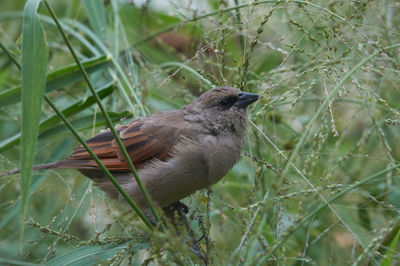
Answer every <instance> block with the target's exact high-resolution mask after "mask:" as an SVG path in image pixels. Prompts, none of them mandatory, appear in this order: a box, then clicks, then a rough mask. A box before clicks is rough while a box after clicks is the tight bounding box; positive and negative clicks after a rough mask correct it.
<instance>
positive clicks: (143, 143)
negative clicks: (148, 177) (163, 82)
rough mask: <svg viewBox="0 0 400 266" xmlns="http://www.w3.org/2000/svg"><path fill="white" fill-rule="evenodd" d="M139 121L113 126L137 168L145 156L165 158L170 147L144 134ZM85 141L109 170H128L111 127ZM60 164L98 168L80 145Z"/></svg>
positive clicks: (143, 161)
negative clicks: (117, 126) (115, 127)
mask: <svg viewBox="0 0 400 266" xmlns="http://www.w3.org/2000/svg"><path fill="white" fill-rule="evenodd" d="M142 125H143V123H142V122H141V121H139V120H136V121H133V122H132V123H130V124H129V125H125V126H122V127H120V128H118V129H117V132H118V134H119V135H120V138H121V140H122V143H123V144H124V146H125V147H126V149H127V151H128V154H129V157H130V159H131V161H132V162H133V165H134V166H135V168H140V166H141V165H143V163H145V162H146V161H148V160H149V159H153V158H157V159H159V160H166V159H167V158H168V157H169V156H170V152H171V150H172V147H171V145H168V144H166V143H165V142H163V141H162V140H158V139H156V138H154V137H153V136H148V135H146V134H145V133H144V132H143V131H142V130H141V127H142ZM86 142H87V144H88V145H89V147H90V148H91V149H92V150H93V152H94V153H95V154H96V155H97V156H98V157H99V159H100V160H101V162H102V163H103V164H104V165H105V166H106V167H107V168H108V169H109V170H110V171H129V167H128V164H127V163H126V161H125V159H124V156H123V155H122V153H121V151H120V150H119V147H118V144H117V142H116V141H115V139H114V136H113V135H112V133H111V131H109V130H107V131H105V132H102V133H100V134H98V135H96V136H94V137H93V138H91V139H89V140H87V141H86ZM64 164H65V166H66V167H67V166H68V167H73V168H77V169H99V167H98V165H97V163H96V162H95V161H94V160H93V159H92V158H91V156H90V154H89V153H88V152H87V151H86V149H85V148H84V147H83V146H82V145H80V146H78V147H77V148H76V149H75V150H74V153H73V154H72V155H71V156H70V157H69V158H68V160H66V161H64Z"/></svg>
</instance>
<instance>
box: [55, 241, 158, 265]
mask: <svg viewBox="0 0 400 266" xmlns="http://www.w3.org/2000/svg"><path fill="white" fill-rule="evenodd" d="M128 244H130V243H124V244H120V245H115V244H109V245H104V246H87V247H81V248H76V249H74V250H72V251H70V252H67V253H65V254H62V255H60V256H58V257H55V258H54V259H52V260H50V261H49V262H48V263H47V265H57V266H58V265H85V266H89V265H99V264H100V265H102V264H101V263H100V262H101V261H103V262H106V261H105V260H106V259H108V258H111V257H113V256H114V255H115V253H117V252H119V251H122V250H123V249H125V248H126V247H127V246H128ZM149 246H150V245H149V244H148V243H136V244H134V245H131V247H130V248H129V251H130V252H136V251H138V250H142V249H146V248H148V247H149ZM107 264H109V262H108V263H107Z"/></svg>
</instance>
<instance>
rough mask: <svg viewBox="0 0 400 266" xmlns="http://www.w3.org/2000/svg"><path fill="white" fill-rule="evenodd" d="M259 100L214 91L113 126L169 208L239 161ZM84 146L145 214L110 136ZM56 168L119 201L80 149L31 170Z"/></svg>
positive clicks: (153, 193)
mask: <svg viewBox="0 0 400 266" xmlns="http://www.w3.org/2000/svg"><path fill="white" fill-rule="evenodd" d="M260 97H261V96H260V95H258V94H255V93H248V92H243V91H241V90H239V89H237V88H233V87H229V86H221V87H214V88H212V89H210V90H209V91H206V92H205V93H203V94H201V95H200V96H199V97H198V98H197V99H196V100H194V101H193V102H192V103H189V104H187V105H185V106H184V107H183V108H182V109H180V110H167V111H161V112H157V113H154V114H152V115H149V116H144V117H140V118H137V119H135V120H133V121H131V122H129V123H127V124H125V125H120V126H117V127H116V131H117V133H118V135H119V137H120V138H121V141H122V143H123V145H124V146H125V148H126V150H127V152H128V154H129V158H130V160H131V161H132V163H133V165H134V167H135V169H136V171H137V173H138V176H139V178H140V180H141V181H142V183H143V185H144V187H145V189H146V191H147V192H148V194H149V195H150V197H151V199H152V200H153V202H154V203H155V204H157V205H158V206H160V207H167V206H171V205H172V204H175V203H179V202H180V200H181V199H183V198H185V197H187V196H189V195H191V194H193V193H194V192H196V191H197V190H201V189H204V188H207V187H209V186H211V185H213V184H215V183H217V182H218V181H219V180H221V179H222V178H223V177H224V176H225V175H226V174H227V172H228V171H229V170H230V169H231V168H232V167H233V166H234V165H235V164H236V163H237V162H238V161H239V159H240V155H241V151H242V149H243V148H244V135H245V132H246V127H247V124H248V111H247V107H248V106H249V105H250V104H252V103H254V102H256V101H257V100H258V99H259V98H260ZM86 142H87V144H88V146H89V147H90V148H91V149H92V150H93V152H94V153H95V154H96V155H97V156H98V158H99V159H100V160H101V162H102V163H103V164H104V166H105V167H106V168H107V169H108V170H109V171H110V172H111V174H112V175H113V176H114V177H115V178H116V180H117V181H118V183H119V184H120V185H121V186H122V188H123V189H124V190H125V191H126V192H127V194H128V195H129V196H130V197H131V198H132V199H133V201H134V202H135V203H136V204H137V205H138V206H139V208H141V209H142V210H149V206H148V205H147V201H146V199H145V197H144V195H143V194H142V192H141V190H140V189H139V186H138V185H137V182H136V180H135V179H134V178H133V175H132V173H131V171H130V168H129V166H128V164H127V162H126V161H125V159H124V156H123V155H122V152H121V151H120V149H119V147H118V144H117V143H116V141H115V139H114V136H113V134H112V132H111V131H110V130H104V131H102V132H100V133H99V134H97V135H95V136H94V137H92V138H90V139H88V140H87V141H86ZM57 168H74V169H77V170H78V171H80V172H81V173H82V174H83V175H84V176H86V177H88V178H89V179H91V180H92V181H93V182H94V183H95V185H97V186H98V187H99V188H100V189H102V190H103V191H105V193H106V194H107V195H108V196H110V197H111V198H114V199H117V200H122V199H123V196H122V195H121V194H120V193H119V191H118V190H117V189H116V188H115V187H114V185H113V184H112V183H111V182H110V181H109V179H108V178H107V176H106V175H105V173H104V172H103V171H102V170H101V169H100V167H99V166H98V164H97V163H96V162H95V161H94V160H93V159H92V158H91V156H90V154H89V153H88V152H87V151H86V149H85V148H84V147H83V146H82V145H79V146H77V147H76V148H75V149H74V151H73V153H72V155H70V156H69V157H67V158H66V159H64V160H60V161H57V162H53V163H47V164H42V165H37V166H34V168H33V169H34V170H40V169H57ZM19 172H20V170H19V169H17V170H13V171H9V172H6V173H3V174H2V175H3V176H4V175H9V174H15V173H19Z"/></svg>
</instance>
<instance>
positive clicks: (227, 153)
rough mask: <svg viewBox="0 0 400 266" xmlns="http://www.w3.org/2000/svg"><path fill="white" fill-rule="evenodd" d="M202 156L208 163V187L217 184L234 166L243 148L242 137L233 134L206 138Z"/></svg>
mask: <svg viewBox="0 0 400 266" xmlns="http://www.w3.org/2000/svg"><path fill="white" fill-rule="evenodd" d="M203 143H204V145H203V154H204V156H205V157H206V161H207V163H208V178H207V179H208V182H209V185H212V184H215V183H217V182H218V181H219V180H220V179H221V178H223V177H224V176H225V175H226V173H227V172H228V171H229V170H230V169H231V168H232V167H233V166H234V165H235V163H236V162H237V161H238V160H239V158H240V153H241V150H242V148H243V146H244V142H243V137H240V136H236V135H234V134H228V135H219V136H210V135H209V136H207V137H206V138H205V140H204V141H203Z"/></svg>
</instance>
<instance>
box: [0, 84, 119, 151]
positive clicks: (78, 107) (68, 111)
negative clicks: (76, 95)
mask: <svg viewBox="0 0 400 266" xmlns="http://www.w3.org/2000/svg"><path fill="white" fill-rule="evenodd" d="M114 88H115V85H114V84H107V85H104V86H103V87H102V88H100V89H99V90H98V91H97V93H98V95H99V97H100V99H103V98H105V97H107V96H108V95H110V94H111V93H112V91H113V89H114ZM94 103H95V100H94V97H93V96H90V97H88V98H86V99H83V100H78V101H76V102H75V103H72V104H71V105H69V106H67V107H65V108H63V109H62V113H63V114H64V115H65V116H66V117H69V116H71V115H74V114H77V113H79V112H81V111H83V110H84V109H87V108H88V107H89V106H91V105H93V104H94ZM59 121H60V117H59V116H58V115H56V114H54V115H52V116H50V117H48V118H46V119H44V120H43V121H41V122H40V127H39V132H40V133H42V132H43V131H45V130H46V129H48V128H50V127H53V126H54V125H56V124H57V123H58V122H59ZM20 138H21V132H19V133H17V134H15V135H14V136H12V137H9V138H8V139H6V140H3V141H2V142H0V151H5V150H7V149H9V148H11V147H12V146H14V145H16V144H18V143H19V141H20Z"/></svg>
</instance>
